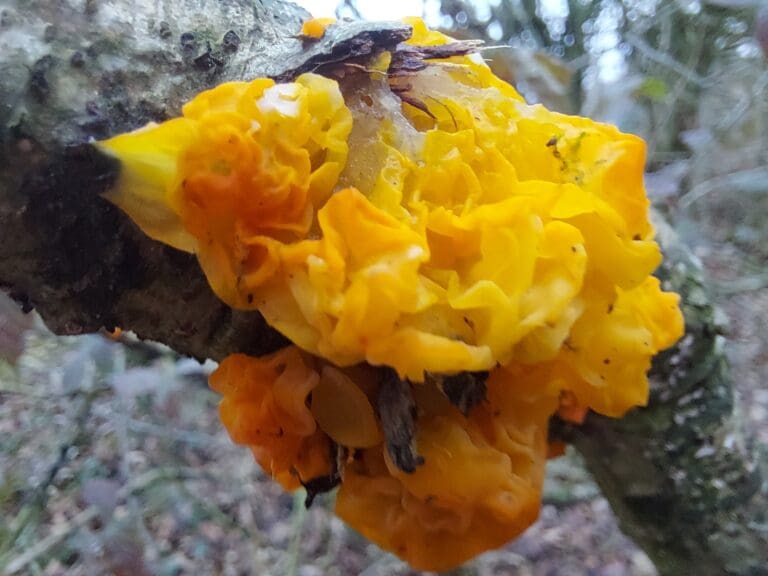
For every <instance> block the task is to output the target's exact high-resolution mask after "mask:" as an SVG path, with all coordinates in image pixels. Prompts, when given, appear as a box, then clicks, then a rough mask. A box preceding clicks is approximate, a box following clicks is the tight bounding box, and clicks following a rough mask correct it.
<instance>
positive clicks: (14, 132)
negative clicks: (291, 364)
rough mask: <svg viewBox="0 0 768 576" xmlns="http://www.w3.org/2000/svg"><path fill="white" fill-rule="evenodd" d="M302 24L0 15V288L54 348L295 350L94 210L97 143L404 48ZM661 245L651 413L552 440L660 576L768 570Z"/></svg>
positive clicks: (162, 16) (709, 354)
mask: <svg viewBox="0 0 768 576" xmlns="http://www.w3.org/2000/svg"><path fill="white" fill-rule="evenodd" d="M304 17H306V13H304V12H303V11H302V10H301V9H299V8H297V7H295V6H293V5H290V4H285V3H279V2H272V1H269V0H263V1H250V0H229V1H226V2H225V1H216V0H153V1H150V0H141V1H138V2H133V1H128V0H102V1H99V0H82V1H75V0H60V1H57V2H51V1H49V0H10V1H8V0H6V1H5V3H4V4H0V151H1V155H0V286H3V287H4V288H5V289H7V290H8V291H9V292H10V293H11V295H12V296H13V297H14V298H15V299H16V300H17V301H19V302H20V303H21V304H22V305H23V306H24V307H25V308H36V309H37V310H38V311H39V312H40V313H41V315H42V316H43V318H44V319H45V320H46V322H47V323H48V325H49V327H51V328H52V329H53V330H54V331H56V332H57V333H60V334H77V333H82V332H90V331H95V330H98V329H99V328H101V327H107V328H111V327H114V326H122V327H125V328H130V329H132V330H134V331H136V332H137V333H138V334H139V335H140V336H141V337H143V338H149V339H153V340H158V341H161V342H164V343H166V344H168V345H169V346H171V347H173V348H174V349H176V350H177V351H179V352H181V353H184V354H189V355H192V356H195V357H197V358H205V357H210V358H214V359H218V358H221V357H223V356H224V355H226V354H228V353H231V352H236V351H239V352H247V353H252V354H258V353H264V352H267V351H270V350H274V349H275V348H277V347H279V346H281V345H282V344H284V340H283V338H281V337H280V336H279V335H277V334H276V333H275V332H274V331H272V330H271V329H269V328H268V327H267V326H266V325H265V324H264V322H263V320H262V319H261V317H260V316H259V315H258V314H256V313H246V312H238V311H233V310H231V309H229V308H227V307H226V306H224V305H223V304H222V303H221V302H219V301H218V300H217V299H216V298H215V296H214V295H213V294H212V293H211V291H210V289H209V288H208V285H207V283H206V281H205V278H204V277H203V275H202V274H201V272H200V270H199V268H198V265H197V263H196V261H195V260H194V258H193V257H191V256H189V255H186V254H181V253H179V252H176V251H174V250H172V249H170V248H167V247H164V246H161V245H159V244H157V243H155V242H153V241H151V240H149V239H148V238H146V237H145V236H144V235H143V234H141V232H140V231H139V230H138V229H137V228H136V227H135V226H134V225H133V224H132V223H131V222H130V221H129V220H128V219H127V218H126V217H125V216H123V215H122V213H120V212H119V211H118V210H116V209H115V208H114V207H113V206H111V205H110V204H108V203H107V202H106V201H104V200H103V199H101V197H100V196H99V193H101V192H103V191H104V190H106V189H107V188H108V187H109V185H110V183H111V182H112V181H113V180H114V178H115V176H116V173H117V170H118V167H117V166H115V165H114V163H113V162H111V161H109V160H108V159H105V158H103V157H101V156H99V155H98V154H96V153H95V152H94V150H93V149H92V148H91V147H89V146H87V144H86V143H87V141H88V140H89V139H90V138H103V137H106V136H109V135H112V134H115V133H118V132H122V131H125V130H129V129H133V128H136V127H139V126H141V125H143V124H144V123H146V122H147V121H149V120H163V119H165V118H167V117H170V116H173V115H176V114H178V112H179V109H180V106H181V103H182V102H184V101H185V100H187V99H189V98H190V97H191V96H192V95H193V94H195V93H196V92H198V91H200V90H201V89H204V88H207V87H211V86H213V85H215V84H218V83H220V82H223V81H226V80H233V79H248V78H252V77H255V76H264V75H269V76H273V77H277V78H290V77H291V76H293V75H295V74H296V73H298V72H301V71H305V70H311V69H315V68H316V67H318V66H320V65H321V64H322V63H324V62H332V61H338V60H339V59H343V58H349V57H354V56H364V55H365V54H367V53H370V52H371V51H372V50H374V49H375V48H376V47H377V46H380V47H386V46H392V45H394V44H395V43H397V42H398V41H400V40H402V39H403V38H404V37H405V35H406V34H407V33H408V31H407V29H405V28H404V27H403V26H402V25H392V24H389V25H384V24H364V23H357V24H350V25H346V26H342V27H339V28H338V29H337V30H335V31H334V32H332V33H331V34H330V36H329V38H327V39H325V40H324V41H322V42H320V43H318V44H313V45H312V46H304V45H303V44H302V42H301V41H300V40H298V39H297V38H296V37H295V35H296V34H297V32H298V30H299V27H300V22H301V20H302V19H303V18H304ZM660 236H661V241H662V244H663V245H664V248H665V251H666V255H667V260H666V263H665V266H664V268H663V270H662V271H661V274H662V275H663V276H664V278H665V281H666V282H667V283H668V285H669V287H670V288H671V289H674V290H677V291H680V292H681V293H682V294H683V297H684V300H685V313H686V319H687V322H688V334H687V336H686V338H685V339H684V340H683V341H682V343H681V344H680V345H679V346H678V347H677V348H676V349H675V350H673V351H670V352H668V353H666V354H665V355H663V356H661V357H659V359H658V361H657V365H656V369H655V372H654V386H653V394H652V398H651V403H650V406H649V407H648V408H647V409H644V410H637V411H635V412H633V413H632V414H630V415H629V416H628V417H626V418H625V419H623V420H610V419H605V418H599V417H592V416H591V417H589V418H588V419H587V422H586V423H585V425H584V426H582V427H578V428H577V427H565V426H562V427H561V428H560V430H559V432H560V434H562V435H563V436H565V437H567V438H568V439H569V440H571V441H572V442H573V443H574V444H575V445H576V446H577V447H578V448H579V450H581V451H582V453H583V454H584V456H585V458H586V460H587V463H588V466H589V468H590V470H591V471H592V472H593V474H594V475H595V477H596V478H597V480H598V482H599V484H600V485H601V487H602V489H603V491H604V492H605V494H606V496H607V497H608V499H609V500H610V501H611V503H612V505H613V507H614V510H615V511H616V512H617V513H618V516H619V518H620V520H621V522H622V527H623V529H624V530H625V531H626V532H627V533H628V534H629V535H631V536H632V537H633V538H635V540H636V541H637V542H638V543H639V544H640V545H641V546H643V547H644V548H645V549H646V550H647V551H648V553H649V554H650V555H651V557H652V558H653V559H654V561H655V562H656V563H657V565H658V567H659V569H660V570H661V571H662V573H664V574H702V575H705V576H706V575H709V574H713V575H714V574H739V575H745V574H768V569H767V568H766V559H768V537H767V536H768V518H767V517H766V516H767V515H768V502H767V501H766V499H767V496H766V483H765V475H764V473H763V471H761V470H760V468H759V467H758V465H757V463H756V462H757V461H756V458H755V450H754V447H752V446H751V445H750V444H749V441H748V436H747V435H746V434H745V432H744V431H743V430H741V429H740V427H739V422H740V419H739V416H738V412H737V409H736V407H735V406H736V404H735V403H734V393H733V389H732V387H731V385H730V382H729V380H728V370H727V366H726V365H725V361H724V355H723V351H722V337H720V336H719V334H718V325H717V321H716V315H715V311H714V309H713V307H712V305H711V304H710V301H709V299H708V297H707V295H706V292H705V290H704V288H703V283H702V280H701V270H700V269H699V267H698V266H697V264H696V262H695V261H694V260H693V259H692V258H691V257H690V255H689V254H688V253H687V252H686V250H685V249H684V248H683V247H682V246H681V245H680V244H679V243H678V242H677V241H676V240H675V238H674V234H673V233H671V232H670V231H669V230H667V229H666V228H663V227H662V234H661V235H660Z"/></svg>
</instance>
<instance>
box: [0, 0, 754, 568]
mask: <svg viewBox="0 0 768 576" xmlns="http://www.w3.org/2000/svg"><path fill="white" fill-rule="evenodd" d="M301 4H303V5H304V6H305V7H306V8H307V9H308V10H309V11H310V12H312V13H313V14H314V15H315V16H333V15H336V16H338V17H342V18H343V17H349V18H368V19H393V18H398V17H401V16H405V15H422V16H424V17H425V19H426V20H427V22H428V23H429V24H430V25H431V26H433V27H439V28H441V29H443V30H445V31H446V32H448V33H449V34H451V35H452V36H455V37H459V38H482V39H484V40H485V41H486V42H487V44H488V45H489V46H491V47H492V48H490V49H488V50H487V51H485V52H484V53H483V55H484V57H485V58H486V59H487V60H488V63H489V64H490V65H491V66H492V67H493V69H494V70H495V72H496V73H497V74H498V75H499V76H501V77H503V78H504V79H506V80H508V81H509V82H511V83H512V84H514V85H515V86H516V87H517V88H518V90H519V91H520V92H521V93H522V94H523V95H524V96H525V97H526V98H527V99H528V100H529V101H531V102H541V103H543V104H544V105H546V106H547V107H549V108H552V109H555V110H558V111H562V112H566V113H570V114H580V115H584V116H590V117H592V118H595V119H598V120H604V121H606V122H611V123H614V124H617V125H618V126H619V127H621V128H622V129H623V130H625V131H628V132H634V133H636V134H639V135H640V136H642V137H643V138H645V139H646V141H647V142H648V166H647V170H648V174H647V177H646V185H647V188H648V192H649V195H650V196H651V198H652V199H653V201H654V203H655V205H656V206H657V208H658V209H659V211H660V212H662V213H663V214H664V215H665V216H666V218H667V219H668V220H669V221H670V222H671V223H672V225H673V226H674V228H675V229H676V230H677V231H678V233H679V234H680V235H681V236H682V237H683V239H684V241H685V242H686V243H687V244H688V246H690V247H691V249H692V250H693V251H694V253H695V254H696V255H697V256H698V257H699V258H700V259H701V261H702V262H703V264H704V266H705V268H706V270H707V273H708V276H709V279H710V281H711V288H712V295H713V298H714V299H715V301H716V302H718V303H719V304H720V306H721V307H722V309H723V310H724V312H725V316H727V321H726V322H727V323H726V325H727V327H728V328H727V335H728V338H729V340H728V353H729V357H730V359H731V362H732V366H733V370H732V375H733V381H734V383H735V386H736V388H737V390H738V392H739V394H740V395H741V401H742V406H743V415H744V424H745V426H748V427H750V428H751V429H752V430H753V431H754V433H755V434H756V436H757V438H758V439H759V440H761V441H762V442H768V388H766V387H765V386H764V385H763V382H765V381H766V379H768V331H766V330H765V328H764V327H765V326H768V267H767V266H766V261H767V260H768V225H766V222H768V2H766V1H765V0H710V1H698V0H691V1H689V0H679V1H672V0H665V1H656V0H624V1H618V0H602V1H596V2H589V1H585V0H541V1H537V0H490V1H485V0H483V1H479V2H469V1H466V2H465V1H462V0H425V1H424V2H423V3H418V2H413V1H409V0H387V1H386V2H382V1H381V0H373V1H364V0H357V1H354V0H343V1H341V2H337V1H336V0H305V1H303V2H301ZM212 369H213V365H208V364H204V365H200V364H198V363H197V362H194V361H191V360H188V359H184V358H179V357H177V356H176V355H175V354H174V353H173V352H172V351H171V350H169V349H167V348H165V347H162V346H159V345H155V344H151V343H142V342H138V341H136V340H135V339H133V338H132V337H131V336H130V335H129V334H95V335H88V336H83V337H77V338H73V337H69V338H60V337H56V336H53V335H52V334H50V333H49V332H48V331H47V330H46V329H45V326H44V325H43V323H42V322H41V321H40V320H39V319H38V318H36V317H35V315H34V314H29V315H24V314H22V313H21V312H20V311H19V310H18V307H17V306H16V305H15V304H14V303H13V302H11V301H10V300H8V299H7V298H6V297H5V296H4V295H2V293H0V514H1V515H2V519H3V520H2V522H0V573H4V574H46V575H59V574H67V575H69V574H73V575H79V574H83V575H91V574H119V575H122V574H126V575H127V574H131V575H144V574H153V575H154V574H157V575H176V574H225V575H235V574H259V575H265V576H267V575H281V576H282V575H288V576H321V575H325V574H329V575H339V576H341V575H352V574H355V575H357V574H363V575H365V576H375V575H384V574H387V575H405V574H413V572H411V571H409V570H408V568H407V567H406V566H405V565H404V564H402V563H401V562H399V561H397V560H396V559H395V558H393V557H392V556H390V555H388V554H385V553H382V552H381V551H380V550H379V549H377V548H376V547H375V546H373V545H371V544H368V543H367V542H366V541H365V540H364V539H362V538H361V537H360V536H358V535H356V534H355V533H354V532H352V531H350V530H348V529H347V528H346V527H345V526H344V525H343V524H342V523H341V522H340V521H339V520H338V519H336V518H335V517H334V516H333V514H332V502H331V501H330V500H329V499H327V498H326V499H322V498H321V499H319V500H318V501H316V503H315V505H314V506H313V507H312V508H311V509H310V510H308V511H307V510H305V509H304V506H303V495H302V494H296V495H290V494H285V493H283V492H282V490H281V489H280V488H279V487H278V486H277V485H274V484H272V483H271V482H270V481H269V480H268V479H265V478H264V476H263V474H262V473H261V471H260V470H259V469H258V467H257V466H256V465H255V464H254V463H253V461H252V458H251V456H250V454H249V453H248V452H247V451H246V450H245V449H242V448H240V447H237V446H234V445H233V444H232V443H231V442H230V441H229V439H228V438H227V436H226V433H225V432H224V430H223V429H222V427H221V426H220V424H219V422H218V419H217V411H216V405H217V403H218V399H217V398H216V395H215V394H214V393H212V392H211V391H209V390H208V388H207V386H206V378H207V375H208V373H210V371H211V370H212ZM456 574H463V575H466V576H475V575H477V576H481V575H482V576H485V575H490V574H500V575H501V574H509V575H536V576H539V575H541V576H571V575H574V576H575V575H596V576H597V575H601V576H620V575H624V574H628V575H635V576H640V575H643V576H652V575H654V574H656V571H655V569H654V567H653V565H652V564H651V562H650V561H649V560H648V558H647V557H646V556H645V555H644V554H643V553H642V552H641V551H640V550H639V549H637V548H636V547H635V546H634V545H633V544H632V543H631V542H630V541H629V540H627V539H626V538H625V537H623V536H622V535H621V533H620V532H619V530H618V528H617V526H616V521H615V519H614V517H613V515H612V514H611V511H610V509H609V507H608V505H607V503H606V502H605V500H604V499H603V498H602V497H601V496H600V493H599V490H598V489H597V487H596V486H595V485H594V483H593V482H592V480H591V479H590V477H589V475H588V474H587V473H586V472H585V471H584V469H583V466H582V465H581V462H580V460H579V458H578V456H577V455H575V454H573V453H570V452H569V453H567V454H566V456H564V457H562V458H560V459H558V460H554V461H552V462H551V463H550V465H549V471H548V480H547V483H546V487H545V504H544V507H543V509H542V514H541V518H540V520H539V522H538V523H537V524H536V525H535V526H534V527H533V528H532V529H531V530H529V531H528V532H527V533H526V534H525V535H524V536H523V537H521V538H520V539H518V540H517V541H516V542H515V543H513V544H511V545H510V546H508V547H507V548H506V549H504V550H501V551H498V552H492V553H489V554H486V555H484V556H482V557H481V558H479V559H477V560H476V561H474V562H473V563H471V564H470V565H468V566H467V567H465V568H462V569H461V570H459V571H457V572H456Z"/></svg>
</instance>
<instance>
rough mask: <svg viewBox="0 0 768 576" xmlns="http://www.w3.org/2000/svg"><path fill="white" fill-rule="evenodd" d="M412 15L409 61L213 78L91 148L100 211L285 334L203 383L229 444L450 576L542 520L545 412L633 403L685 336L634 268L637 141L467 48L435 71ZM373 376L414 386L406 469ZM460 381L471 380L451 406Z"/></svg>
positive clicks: (567, 413) (670, 299)
mask: <svg viewBox="0 0 768 576" xmlns="http://www.w3.org/2000/svg"><path fill="white" fill-rule="evenodd" d="M411 24H412V25H413V30H414V32H413V37H412V38H411V40H410V41H409V44H408V46H403V47H402V49H403V52H402V54H406V55H410V56H409V57H411V58H412V56H413V54H414V53H418V54H420V55H421V58H422V59H421V60H419V61H418V62H417V65H413V62H414V61H413V60H408V61H407V63H409V64H410V65H405V64H403V62H405V60H403V57H402V54H401V53H398V52H397V51H395V52H394V53H383V54H379V55H377V56H376V58H375V60H374V61H371V62H370V63H368V64H366V65H363V64H360V63H355V65H354V66H352V67H350V68H349V70H344V73H343V74H339V73H338V69H337V70H336V71H334V70H329V71H328V72H327V74H328V76H322V75H319V74H303V75H301V76H299V77H298V78H296V80H295V81H294V82H291V83H284V84H276V83H274V82H273V81H272V80H268V79H257V80H253V81H251V82H233V83H228V84H224V85H221V86H218V87H217V88H214V89H213V90H210V91H207V92H204V93H202V94H200V95H198V96H196V97H195V98H194V99H193V100H192V101H191V102H190V103H188V104H187V105H186V106H185V107H184V109H183V115H182V117H180V118H177V119H174V120H170V121H168V122H165V123H163V124H160V125H150V126H147V127H145V128H144V129H142V130H140V131H137V132H133V133H130V134H125V135H120V136H116V137H115V138H112V139H111V140H108V141H105V142H102V143H100V144H99V146H100V147H101V148H102V149H103V150H104V151H106V152H108V153H110V154H113V155H115V156H117V157H118V158H119V159H120V161H121V164H122V174H121V177H120V179H119V182H118V184H117V186H116V187H115V189H114V190H112V191H111V192H110V193H109V195H108V197H109V198H110V199H111V200H112V201H114V202H115V203H116V204H118V205H119V206H120V207H122V208H123V209H124V210H125V211H126V212H127V213H128V214H129V215H130V216H131V218H132V219H133V220H134V221H135V222H136V223H137V224H138V225H139V226H140V227H141V228H142V229H143V230H144V231H145V232H146V233H147V234H149V235H150V236H152V237H153V238H155V239H157V240H160V241H162V242H165V243H167V244H170V245H171V246H174V247H176V248H179V249H181V250H186V251H190V252H194V253H195V254H196V255H197V257H198V259H199V261H200V264H201V267H202V269H203V271H204V273H205V275H206V276H207V278H208V280H209V283H210V285H211V287H212V288H213V290H214V291H215V292H216V294H217V295H218V296H219V297H220V298H221V299H222V300H223V301H225V302H226V303H227V304H229V305H230V306H232V307H235V308H240V309H253V310H258V311H259V312H260V313H261V314H262V315H263V316H264V318H265V319H266V320H267V322H268V323H269V324H270V325H271V326H272V327H274V328H275V329H277V330H278V331H280V332H282V333H283V334H284V335H285V336H287V337H288V338H289V339H290V340H291V341H292V342H293V344H294V345H293V346H291V347H289V348H287V349H285V350H283V351H280V352H278V353H276V354H273V355H270V356H267V357H264V358H250V357H247V356H243V355H235V356H232V357H230V358H227V359H226V360H224V362H222V364H221V366H220V368H219V369H218V371H217V372H216V373H215V374H214V375H213V376H212V379H211V385H212V386H213V388H214V389H215V390H217V391H218V392H220V393H222V394H223V396H224V399H223V401H222V404H221V417H222V420H223V422H224V424H225V425H226V427H227V429H228V430H229V432H230V434H231V436H232V438H233V440H235V441H236V442H238V443H242V444H246V445H248V446H250V447H251V449H252V450H253V453H254V455H255V457H256V459H257V460H258V461H259V463H260V464H261V465H262V466H263V467H264V469H265V470H266V471H267V472H268V473H270V474H271V475H272V476H273V477H274V478H275V479H276V480H278V481H279V482H280V483H281V484H282V485H283V486H284V487H285V488H286V489H294V488H296V487H298V486H300V485H304V486H309V485H310V483H311V482H313V481H316V480H317V479H322V478H331V479H333V482H331V484H335V483H338V482H340V488H339V492H338V497H337V512H338V514H339V515H340V516H341V517H342V518H344V519H345V520H346V521H347V522H349V523H350V524H351V525H352V526H354V527H356V528H358V529H359V530H360V531H361V532H362V533H363V534H364V535H366V536H368V537H369V538H370V539H371V540H373V541H375V542H377V543H378V544H380V545H381V546H383V547H384V548H387V549H389V550H392V551H394V552H395V553H397V554H398V555H400V556H401V557H403V558H404V559H406V560H407V561H408V562H410V563H411V564H412V565H413V566H415V567H417V568H422V569H446V568H449V567H451V566H455V565H458V564H460V563H462V562H463V561H465V560H467V559H468V558H471V557H472V556H474V555H476V554H478V553H480V552H482V551H484V550H487V549H489V548H493V547H497V546H499V545H501V544H503V543H504V542H506V541H507V540H509V539H510V538H513V537H514V536H516V535H518V534H519V533H520V532H522V531H523V530H524V529H525V528H526V527H527V526H528V525H529V524H530V523H532V522H533V521H534V520H535V518H536V515H537V511H538V508H539V501H540V492H541V486H542V481H543V473H544V461H545V459H546V455H547V425H548V420H549V418H550V416H552V415H553V414H554V413H555V412H557V411H558V410H560V413H561V414H562V415H563V416H564V417H566V418H569V419H571V420H577V421H578V420H579V419H581V418H583V416H584V413H585V411H586V410H587V409H591V410H594V411H596V412H599V413H602V414H605V415H608V416H621V415H622V414H623V413H624V412H626V411H627V410H629V409H630V408H633V407H636V406H642V405H643V404H644V403H645V402H646V400H647V396H648V383H647V378H646V372H647V370H648V368H649V366H650V361H651V358H652V356H653V355H654V354H656V353H657V352H658V351H659V350H662V349H664V348H666V347H669V346H671V345H672V344H673V343H674V342H675V341H676V340H677V339H678V338H679V337H680V335H681V334H682V330H683V323H682V316H681V314H680V311H679V309H678V297H677V295H675V294H670V293H665V292H663V291H662V290H661V288H660V286H659V282H658V281H657V280H656V279H655V278H653V277H652V276H651V273H652V272H653V270H654V269H655V268H656V267H657V266H658V264H659V262H660V259H661V254H660V251H659V247H658V245H657V244H656V242H655V241H654V240H653V228H652V226H651V224H650V223H649V221H648V200H647V198H646V196H645V193H644V190H643V185H642V173H643V164H644V151H645V148H644V143H643V142H642V140H640V139H639V138H637V137H634V136H631V135H626V134H622V133H620V132H619V131H618V130H617V129H615V128H614V127H611V126H607V125H603V124H599V123H596V122H593V121H591V120H588V119H585V118H578V117H571V116H565V115H562V114H557V113H554V112H550V111H548V110H546V109H545V108H543V107H542V106H533V105H528V104H526V103H525V102H524V100H523V99H522V98H521V97H520V96H519V95H518V94H517V92H515V90H514V89H513V88H512V87H511V86H509V85H508V84H506V83H504V82H502V81H501V80H499V79H498V78H496V77H495V76H494V75H493V74H492V73H491V72H490V70H489V69H488V68H487V66H486V65H485V64H484V63H483V62H482V60H481V59H479V58H478V56H477V54H469V55H453V56H448V57H445V54H448V51H447V50H443V52H441V53H440V54H441V55H442V56H444V57H441V58H434V59H430V58H428V57H427V56H425V54H429V53H430V52H429V50H430V49H433V50H436V49H439V47H445V46H450V39H449V38H448V37H446V36H443V35H442V34H439V33H437V32H433V31H429V30H428V29H427V28H426V27H425V26H424V25H423V23H421V22H420V21H418V20H413V21H412V22H411ZM434 47H438V48H434ZM409 50H410V51H409ZM414 50H415V51H416V52H414ZM419 50H420V52H419ZM459 52H460V51H456V54H459ZM432 54H435V52H432ZM398 57H399V58H400V60H398ZM424 58H427V59H426V60H425V59H424ZM398 62H399V63H398ZM338 66H341V67H343V63H342V64H338ZM334 77H335V78H339V79H338V80H335V79H333V78H334ZM385 373H387V374H390V373H396V377H397V378H399V381H400V382H407V383H408V385H407V386H406V388H405V389H404V390H406V391H409V390H410V392H408V394H410V395H412V398H409V401H410V402H412V403H413V407H414V408H415V409H414V410H413V413H414V414H413V416H415V432H414V434H413V438H409V439H407V440H408V441H410V442H411V443H412V445H413V450H414V451H415V453H417V454H418V460H417V461H416V462H417V464H418V465H416V466H414V468H413V469H408V467H407V466H403V465H402V464H401V463H400V462H398V461H397V458H396V451H393V449H392V446H391V442H389V438H388V430H387V425H386V424H387V423H386V422H383V419H382V416H383V413H382V411H381V407H380V403H381V402H382V400H381V398H382V396H383V395H382V394H381V390H382V387H386V386H389V384H388V379H387V378H385V377H383V376H382V375H383V374H385ZM465 373H477V374H483V375H484V376H483V377H482V379H481V380H482V382H481V384H482V386H483V387H481V388H478V390H480V392H481V394H480V397H479V400H476V401H472V402H470V403H468V404H462V405H457V403H455V402H452V401H451V400H452V399H453V397H454V396H455V395H458V396H459V397H460V396H462V389H461V387H462V386H469V383H470V382H472V381H473V380H472V379H471V378H468V379H456V378H455V377H456V376H457V375H461V374H465ZM486 377H487V379H486ZM447 379H451V380H450V382H451V383H452V384H451V387H452V388H451V389H452V390H453V392H452V393H451V394H447V393H446V386H445V383H446V382H448V380H447ZM465 382H466V384H465ZM457 386H458V387H459V389H458V393H457V392H456V387H457ZM449 396H450V397H449ZM469 396H471V395H468V397H469ZM388 444H389V445H388Z"/></svg>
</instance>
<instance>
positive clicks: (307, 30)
mask: <svg viewBox="0 0 768 576" xmlns="http://www.w3.org/2000/svg"><path fill="white" fill-rule="evenodd" d="M334 22H336V18H310V19H309V20H306V21H305V22H304V24H302V25H301V35H302V36H306V37H307V38H314V39H315V40H319V39H320V38H322V37H323V35H325V30H326V28H328V26H330V25H331V24H333V23H334Z"/></svg>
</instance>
